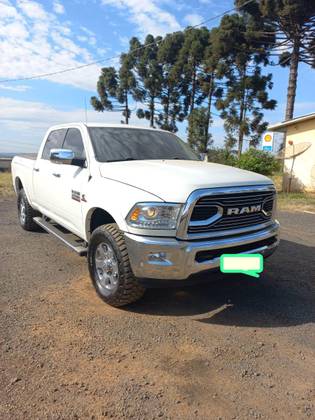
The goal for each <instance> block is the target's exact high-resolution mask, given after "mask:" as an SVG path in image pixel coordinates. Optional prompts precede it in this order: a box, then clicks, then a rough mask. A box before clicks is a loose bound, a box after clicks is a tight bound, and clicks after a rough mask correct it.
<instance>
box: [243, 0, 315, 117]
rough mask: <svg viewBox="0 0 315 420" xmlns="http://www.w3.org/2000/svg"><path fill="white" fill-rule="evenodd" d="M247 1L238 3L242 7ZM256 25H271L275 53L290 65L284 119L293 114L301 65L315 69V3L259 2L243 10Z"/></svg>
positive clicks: (295, 0)
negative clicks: (257, 23)
mask: <svg viewBox="0 0 315 420" xmlns="http://www.w3.org/2000/svg"><path fill="white" fill-rule="evenodd" d="M244 3H246V0H236V5H237V6H242V5H243V4H244ZM243 9H244V10H245V11H246V12H247V13H249V14H250V15H251V16H252V17H253V18H254V19H255V20H256V21H257V22H261V21H264V22H265V23H266V25H267V24H269V30H268V31H267V32H265V36H266V37H274V35H275V34H276V40H275V42H274V43H273V52H274V53H275V54H276V55H279V64H280V65H282V66H289V67H290V72H289V83H288V90H287V106H286V112H285V119H286V120H289V119H291V118H293V115H294V103H295V96H296V87H297V79H298V67H299V63H301V62H303V63H306V64H308V65H310V66H312V67H315V1H314V0H256V1H253V2H251V3H249V4H247V5H244V8H243Z"/></svg>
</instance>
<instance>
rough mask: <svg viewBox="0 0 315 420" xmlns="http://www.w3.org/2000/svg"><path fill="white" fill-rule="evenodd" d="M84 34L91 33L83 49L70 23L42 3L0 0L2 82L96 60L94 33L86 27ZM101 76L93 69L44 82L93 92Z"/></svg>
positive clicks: (53, 77)
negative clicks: (50, 11)
mask: <svg viewBox="0 0 315 420" xmlns="http://www.w3.org/2000/svg"><path fill="white" fill-rule="evenodd" d="M60 4H61V3H60ZM82 30H83V29H82ZM83 32H84V33H85V34H87V33H89V34H88V39H87V43H86V44H85V45H84V46H81V45H80V44H78V43H76V41H75V37H74V34H73V33H72V28H71V23H70V22H67V21H66V22H64V21H60V17H59V16H58V15H57V14H55V13H49V12H48V11H46V10H45V8H44V7H43V5H42V4H40V3H39V2H36V1H32V0H18V1H17V2H16V3H15V5H13V2H11V1H8V0H0V44H1V66H0V83H1V80H7V79H15V78H17V79H18V78H23V77H28V76H33V75H40V74H43V73H50V72H54V71H59V70H64V69H66V68H68V67H70V68H71V67H76V66H80V65H82V64H85V63H88V62H91V61H94V60H95V56H93V55H92V53H91V51H90V48H91V47H93V49H94V46H95V47H96V38H95V34H94V33H93V32H92V31H89V30H88V29H87V28H84V30H83ZM98 75H99V67H98V66H91V67H87V68H84V69H81V70H78V71H73V72H69V73H63V74H60V75H56V76H47V77H45V79H46V80H50V81H53V82H56V83H63V84H68V85H73V86H76V87H80V88H82V89H88V90H94V89H95V82H96V80H97V78H98ZM2 84H3V82H2ZM5 85H6V86H7V84H5Z"/></svg>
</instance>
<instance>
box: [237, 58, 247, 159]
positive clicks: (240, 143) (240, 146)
mask: <svg viewBox="0 0 315 420" xmlns="http://www.w3.org/2000/svg"><path fill="white" fill-rule="evenodd" d="M242 77H243V96H242V102H241V106H240V119H239V132H238V151H237V157H238V159H239V158H240V157H241V154H242V149H243V141H244V131H243V120H244V111H245V96H246V92H245V78H246V66H244V70H243V75H242Z"/></svg>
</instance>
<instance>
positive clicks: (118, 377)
mask: <svg viewBox="0 0 315 420" xmlns="http://www.w3.org/2000/svg"><path fill="white" fill-rule="evenodd" d="M279 219H280V221H281V223H282V242H281V245H280V248H279V250H278V251H277V253H276V254H274V255H273V256H272V257H271V258H270V259H269V260H268V262H266V267H265V273H264V274H263V275H262V276H261V278H260V279H254V278H250V277H245V276H238V275H234V276H225V277H223V276H222V275H221V276H220V275H218V276H217V280H216V281H214V282H211V283H209V284H207V285H198V286H193V287H185V288H180V289H178V288H176V289H175V288H171V289H165V288H164V289H158V290H157V289H150V290H148V291H147V293H146V295H145V297H144V298H143V299H142V300H141V301H140V302H139V303H137V304H134V305H133V306H131V307H129V308H128V309H115V308H111V307H109V306H107V305H106V304H104V303H103V302H102V301H101V300H100V299H99V298H98V297H97V296H96V294H95V292H94V289H93V288H92V286H91V283H90V280H89V277H88V271H87V266H86V261H85V259H84V258H80V257H78V256H77V255H76V254H74V253H72V252H71V251H70V250H68V249H67V248H65V247H64V246H63V245H62V244H61V243H59V242H58V241H57V240H55V239H54V238H53V237H51V236H49V235H48V234H46V233H27V232H24V231H23V230H22V229H21V228H20V227H19V226H18V224H17V216H16V208H15V202H14V200H13V199H7V200H3V199H2V201H0V287H1V293H0V310H1V313H0V346H1V352H0V418H1V419H14V420H16V419H79V418H84V419H85V418H89V419H99V418H114V419H160V418H161V419H187V420H188V419H189V420H190V419H194V418H196V419H247V418H249V419H251V418H255V419H287V418H292V419H303V418H315V325H314V321H315V274H314V273H315V215H312V214H305V213H284V212H283V213H280V214H279Z"/></svg>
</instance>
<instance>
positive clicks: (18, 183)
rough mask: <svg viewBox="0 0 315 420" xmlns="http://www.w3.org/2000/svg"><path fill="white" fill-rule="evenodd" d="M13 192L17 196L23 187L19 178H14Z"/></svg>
mask: <svg viewBox="0 0 315 420" xmlns="http://www.w3.org/2000/svg"><path fill="white" fill-rule="evenodd" d="M14 186H15V191H16V193H17V194H18V193H19V192H20V191H21V190H22V189H23V188H24V187H23V183H22V181H21V178H20V177H18V176H16V177H15V180H14Z"/></svg>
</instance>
